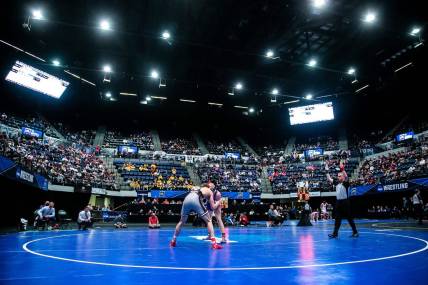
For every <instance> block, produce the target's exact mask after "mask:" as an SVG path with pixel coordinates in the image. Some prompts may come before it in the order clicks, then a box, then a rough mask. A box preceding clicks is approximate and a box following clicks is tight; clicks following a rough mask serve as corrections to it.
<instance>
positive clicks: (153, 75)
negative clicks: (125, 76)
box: [150, 70, 159, 79]
mask: <svg viewBox="0 0 428 285" xmlns="http://www.w3.org/2000/svg"><path fill="white" fill-rule="evenodd" d="M150 77H151V78H153V79H158V78H159V73H158V72H157V71H156V70H152V72H151V73H150Z"/></svg>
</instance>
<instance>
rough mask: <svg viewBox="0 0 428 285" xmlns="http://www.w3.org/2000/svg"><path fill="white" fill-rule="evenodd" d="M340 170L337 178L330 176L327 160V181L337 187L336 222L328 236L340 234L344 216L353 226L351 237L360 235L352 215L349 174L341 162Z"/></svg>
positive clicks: (333, 236)
mask: <svg viewBox="0 0 428 285" xmlns="http://www.w3.org/2000/svg"><path fill="white" fill-rule="evenodd" d="M339 168H340V172H339V173H338V174H337V178H335V179H333V178H331V176H330V173H328V171H329V167H328V164H327V162H326V163H325V171H326V175H327V181H328V182H330V183H331V184H333V185H334V187H335V188H336V218H335V222H334V231H333V233H332V234H329V235H328V236H329V237H330V238H337V236H338V235H339V228H340V225H341V224H342V218H343V217H344V216H346V218H347V219H348V223H349V225H350V226H351V228H352V235H351V237H358V236H359V234H358V231H357V227H356V226H355V223H354V219H353V218H352V215H351V205H350V203H349V191H348V190H349V180H348V175H347V173H346V171H345V166H344V165H343V164H342V163H340V166H339Z"/></svg>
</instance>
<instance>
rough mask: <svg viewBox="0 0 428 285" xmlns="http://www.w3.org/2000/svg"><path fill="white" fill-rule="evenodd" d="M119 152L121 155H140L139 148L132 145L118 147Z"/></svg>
mask: <svg viewBox="0 0 428 285" xmlns="http://www.w3.org/2000/svg"><path fill="white" fill-rule="evenodd" d="M117 152H118V153H121V154H134V153H138V147H136V146H130V145H120V146H118V147H117Z"/></svg>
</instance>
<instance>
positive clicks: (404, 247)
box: [0, 222, 428, 285]
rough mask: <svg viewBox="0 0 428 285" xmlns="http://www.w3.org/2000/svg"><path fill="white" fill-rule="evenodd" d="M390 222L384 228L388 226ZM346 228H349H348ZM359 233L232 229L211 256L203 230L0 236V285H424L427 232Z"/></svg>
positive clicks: (407, 228)
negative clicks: (334, 236)
mask: <svg viewBox="0 0 428 285" xmlns="http://www.w3.org/2000/svg"><path fill="white" fill-rule="evenodd" d="M383 223H384V222H383ZM345 224H346V223H345ZM382 225H385V224H381V223H379V224H377V225H375V226H376V227H373V226H372V225H371V223H367V224H361V223H360V224H359V230H360V235H361V236H360V237H359V238H357V239H354V238H349V237H348V236H349V235H350V231H349V230H348V228H347V227H343V229H342V230H341V232H340V237H339V239H335V240H329V239H328V237H327V234H328V233H329V232H330V231H331V229H332V226H331V224H330V223H319V224H317V225H315V226H313V227H296V226H294V225H292V226H286V227H280V228H262V227H249V228H229V229H228V235H229V239H230V243H228V244H226V245H224V248H223V249H222V250H212V249H211V248H210V243H209V242H207V241H204V240H203V238H204V237H205V236H206V230H205V229H195V228H190V227H188V228H184V229H183V231H182V234H181V236H180V237H179V239H178V243H177V247H176V248H170V247H169V245H168V242H169V240H170V238H171V235H172V233H173V229H172V228H168V229H161V230H147V229H145V228H144V229H128V230H90V231H88V232H78V231H58V232H26V233H17V234H8V235H2V236H0V269H1V270H0V284H62V285H66V284H73V285H75V284H83V283H92V284H109V285H110V284H171V285H175V284H177V285H178V284H188V285H191V284H245V285H249V284H269V283H271V284H273V282H275V283H281V284H364V285H367V284H377V285H378V284H385V283H389V284H410V283H414V284H428V273H427V272H428V241H427V240H428V231H427V230H426V228H425V229H419V228H418V227H416V226H412V225H413V224H402V225H403V226H402V227H401V226H400V225H401V224H400V223H399V224H398V226H397V225H396V224H395V226H393V227H383V226H382Z"/></svg>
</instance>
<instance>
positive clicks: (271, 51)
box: [266, 49, 275, 58]
mask: <svg viewBox="0 0 428 285" xmlns="http://www.w3.org/2000/svg"><path fill="white" fill-rule="evenodd" d="M274 55H275V53H274V52H273V50H271V49H270V50H268V51H267V52H266V57H268V58H272V57H273V56H274Z"/></svg>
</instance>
